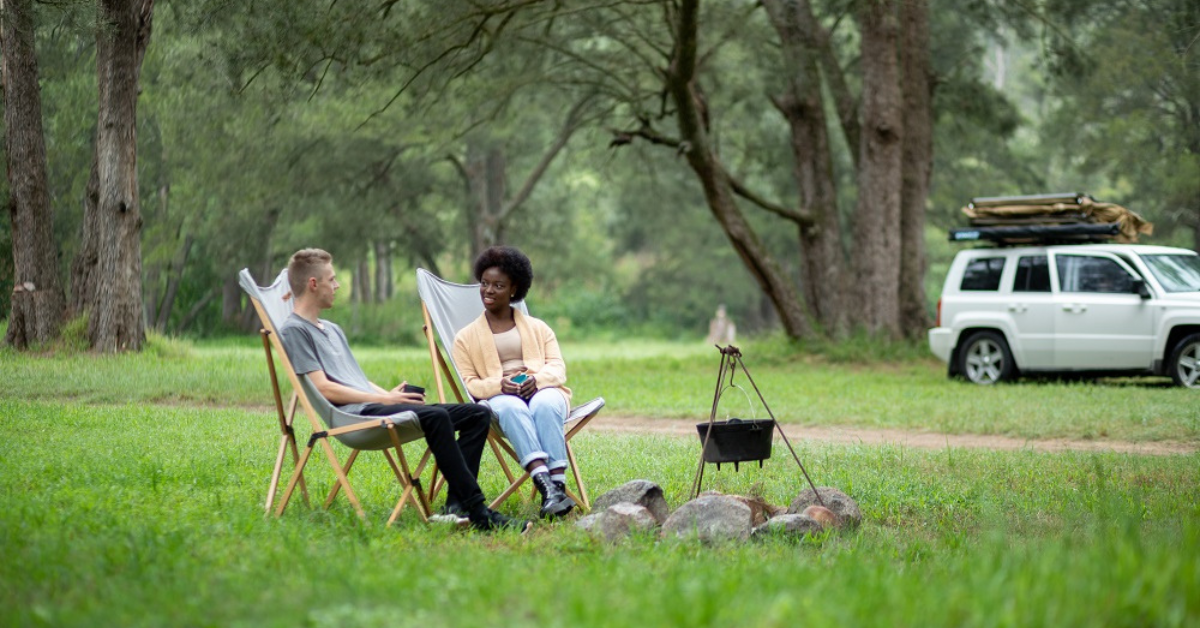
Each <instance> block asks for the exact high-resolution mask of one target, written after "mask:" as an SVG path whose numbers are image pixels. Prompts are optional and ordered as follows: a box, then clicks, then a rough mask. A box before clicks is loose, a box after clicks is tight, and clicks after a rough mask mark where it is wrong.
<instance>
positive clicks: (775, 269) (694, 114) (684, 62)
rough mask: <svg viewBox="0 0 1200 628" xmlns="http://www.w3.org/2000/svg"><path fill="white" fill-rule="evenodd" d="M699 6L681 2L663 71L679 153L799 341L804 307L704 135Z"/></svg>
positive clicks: (694, 0)
mask: <svg viewBox="0 0 1200 628" xmlns="http://www.w3.org/2000/svg"><path fill="white" fill-rule="evenodd" d="M699 4H700V3H699V0H684V1H683V2H681V3H680V7H679V12H678V21H677V23H676V29H675V30H676V42H675V52H674V55H673V58H672V61H671V65H670V67H669V68H668V70H667V88H668V90H669V91H670V94H671V98H672V100H673V101H674V103H675V107H676V113H675V117H676V120H677V121H678V124H679V132H680V137H681V139H682V144H681V149H682V150H683V151H684V153H685V154H686V156H687V161H688V165H689V166H690V167H691V168H692V171H693V172H695V173H696V176H697V178H699V179H700V183H701V186H702V187H703V189H704V198H705V200H706V201H707V203H708V208H709V211H711V212H712V214H713V217H714V218H716V219H717V223H718V224H720V225H721V229H722V230H724V231H725V235H726V237H728V238H729V241H730V243H731V244H732V245H733V248H734V250H735V251H737V254H738V256H739V257H741V259H742V263H743V264H745V265H746V268H747V270H749V271H750V274H751V276H753V277H754V279H755V281H757V282H758V284H759V287H760V288H761V289H762V290H763V292H764V293H765V294H766V295H767V296H768V297H769V298H770V299H771V302H772V303H773V304H774V306H775V309H776V311H777V312H778V313H779V319H780V323H781V324H782V325H783V328H784V332H785V333H786V334H787V335H788V336H789V337H792V338H801V337H804V336H807V335H809V334H810V333H811V331H812V329H811V325H810V324H809V321H808V318H807V317H806V315H805V312H804V308H803V306H802V305H801V304H800V301H799V300H798V299H797V296H796V293H795V291H794V290H793V289H792V283H791V280H790V279H789V278H788V277H787V276H786V275H785V274H784V273H783V272H782V271H781V270H780V268H779V266H778V264H776V263H775V261H774V260H773V259H772V258H771V256H770V254H769V253H768V252H767V250H766V248H765V247H764V246H763V245H762V243H761V242H760V241H759V239H758V236H757V234H756V233H755V232H754V230H753V229H752V228H751V227H750V224H749V222H747V221H746V218H745V216H743V215H742V212H741V210H740V209H739V208H738V206H737V203H736V201H735V200H734V190H733V185H732V183H731V181H730V180H729V177H728V175H727V174H726V170H725V168H724V166H723V165H722V164H721V163H720V162H719V160H718V158H717V156H716V155H715V154H714V153H713V149H712V146H711V143H710V140H709V137H708V131H707V128H706V124H705V121H704V115H703V113H702V106H701V105H700V103H699V101H700V96H699V94H698V91H697V88H696V83H695V81H696V50H697V30H698V20H699V10H700V7H699Z"/></svg>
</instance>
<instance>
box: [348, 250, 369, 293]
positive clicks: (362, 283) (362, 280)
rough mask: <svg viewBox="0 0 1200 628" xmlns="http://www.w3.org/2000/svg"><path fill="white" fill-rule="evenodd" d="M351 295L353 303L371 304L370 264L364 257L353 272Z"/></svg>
mask: <svg viewBox="0 0 1200 628" xmlns="http://www.w3.org/2000/svg"><path fill="white" fill-rule="evenodd" d="M352 295H353V297H354V302H355V303H370V302H371V264H370V261H369V260H368V259H367V257H366V256H365V255H364V256H363V258H362V259H360V260H358V267H357V268H356V269H355V270H354V291H353V293H352Z"/></svg>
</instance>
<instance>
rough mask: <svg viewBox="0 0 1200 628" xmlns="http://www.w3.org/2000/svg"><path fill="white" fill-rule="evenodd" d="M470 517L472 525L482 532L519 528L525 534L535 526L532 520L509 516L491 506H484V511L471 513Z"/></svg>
mask: <svg viewBox="0 0 1200 628" xmlns="http://www.w3.org/2000/svg"><path fill="white" fill-rule="evenodd" d="M470 519H471V527H473V528H475V529H476V530H479V531H481V532H491V531H493V530H517V531H519V532H520V533H521V534H525V533H526V532H528V531H529V530H530V528H532V527H533V522H532V521H528V520H525V519H514V518H512V517H507V516H505V515H502V514H500V513H498V512H496V511H495V510H492V509H490V508H483V509H482V512H474V513H471V517H470Z"/></svg>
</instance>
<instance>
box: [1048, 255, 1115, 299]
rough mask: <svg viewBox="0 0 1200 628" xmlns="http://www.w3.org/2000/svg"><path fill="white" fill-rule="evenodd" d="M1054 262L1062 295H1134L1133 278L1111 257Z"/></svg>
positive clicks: (1057, 258)
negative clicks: (1066, 293)
mask: <svg viewBox="0 0 1200 628" xmlns="http://www.w3.org/2000/svg"><path fill="white" fill-rule="evenodd" d="M1054 261H1055V265H1056V266H1057V267H1058V285H1059V289H1060V290H1061V291H1062V292H1102V293H1123V294H1128V293H1130V292H1132V291H1133V277H1131V276H1130V275H1129V273H1128V272H1126V271H1125V269H1124V268H1121V265H1120V264H1118V263H1116V262H1115V261H1113V260H1111V259H1109V258H1107V257H1092V256H1090V255H1056V256H1055V257H1054Z"/></svg>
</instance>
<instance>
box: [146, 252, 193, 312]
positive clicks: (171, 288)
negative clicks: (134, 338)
mask: <svg viewBox="0 0 1200 628" xmlns="http://www.w3.org/2000/svg"><path fill="white" fill-rule="evenodd" d="M195 242H196V241H195V239H194V238H192V236H191V235H190V234H189V235H186V236H184V238H183V247H182V248H181V249H180V251H179V258H178V259H177V260H174V261H172V262H171V265H170V266H169V267H168V268H167V287H166V290H165V291H164V293H163V298H162V302H161V303H160V304H159V306H158V316H156V317H155V325H154V328H155V329H157V330H158V331H159V332H165V331H166V330H167V321H169V320H170V319H171V310H173V309H174V308H175V297H176V295H178V294H179V284H180V283H182V282H183V271H184V269H185V268H187V260H188V254H189V253H191V251H192V245H193V244H195Z"/></svg>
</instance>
